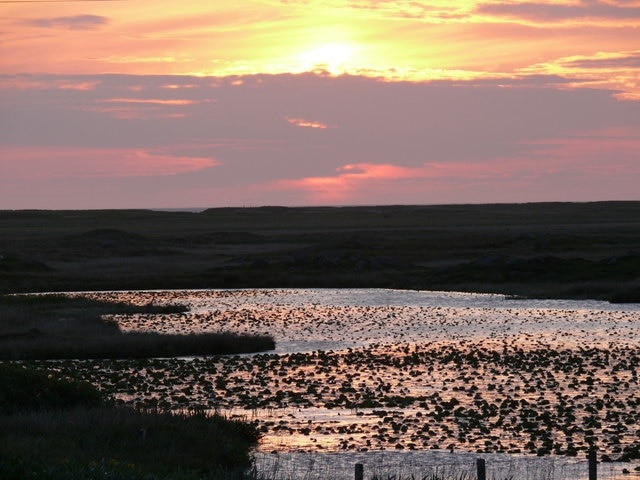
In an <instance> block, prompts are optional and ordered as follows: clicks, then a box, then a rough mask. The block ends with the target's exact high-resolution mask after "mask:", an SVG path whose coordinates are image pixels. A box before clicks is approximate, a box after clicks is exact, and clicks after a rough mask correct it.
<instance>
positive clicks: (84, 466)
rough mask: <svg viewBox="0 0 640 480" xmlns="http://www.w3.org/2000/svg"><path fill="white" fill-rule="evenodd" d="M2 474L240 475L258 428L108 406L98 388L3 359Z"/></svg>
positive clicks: (196, 415)
mask: <svg viewBox="0 0 640 480" xmlns="http://www.w3.org/2000/svg"><path fill="white" fill-rule="evenodd" d="M0 392H2V393H1V394H0V478H3V479H12V478H15V479H25V480H29V479H51V480H53V479H69V480H71V479H83V480H86V479H96V480H101V479H105V480H106V479H110V480H114V479H122V480H124V479H131V480H141V479H145V480H150V479H172V480H180V479H184V480H192V479H193V480H195V479H203V480H205V479H206V480H214V479H215V480H218V479H229V478H237V476H238V475H237V472H240V471H242V470H244V469H247V468H248V467H249V466H250V463H251V458H250V455H249V452H250V449H251V448H252V447H253V446H254V445H255V444H256V443H257V441H258V438H259V433H258V431H257V429H256V428H255V426H254V425H252V424H249V423H244V422H241V421H238V420H229V419H226V418H224V417H222V416H220V415H216V414H207V413H204V412H189V413H171V412H162V411H143V410H139V409H133V408H129V407H116V406H114V405H112V404H110V403H104V402H102V401H101V400H100V399H99V394H98V392H97V391H95V390H94V389H93V388H92V387H91V386H89V385H86V384H81V383H78V382H73V381H69V380H60V379H53V378H49V377H48V376H47V375H46V374H44V373H41V372H35V371H30V370H28V369H26V368H25V367H20V366H13V365H2V364H0Z"/></svg>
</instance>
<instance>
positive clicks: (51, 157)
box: [0, 147, 219, 179]
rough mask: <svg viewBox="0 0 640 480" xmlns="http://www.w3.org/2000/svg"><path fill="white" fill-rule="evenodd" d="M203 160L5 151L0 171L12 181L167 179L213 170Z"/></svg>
mask: <svg viewBox="0 0 640 480" xmlns="http://www.w3.org/2000/svg"><path fill="white" fill-rule="evenodd" d="M217 165H219V162H217V161H216V160H214V159H212V158H206V157H185V156H179V155H174V154H171V153H168V152H160V151H148V150H142V149H134V148H74V147H7V148H4V149H2V155H0V169H1V170H2V172H3V173H4V174H5V175H6V177H11V178H14V179H17V178H22V179H35V178H44V179H46V178H60V177H70V178H104V177H107V178H109V177H111V178H116V177H148V176H168V175H179V174H182V173H188V172H193V171H197V170H202V169H205V168H209V167H215V166H217Z"/></svg>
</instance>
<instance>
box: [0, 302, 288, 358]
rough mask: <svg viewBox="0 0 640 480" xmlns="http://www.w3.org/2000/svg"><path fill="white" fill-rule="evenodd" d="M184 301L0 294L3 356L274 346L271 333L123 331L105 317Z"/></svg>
mask: <svg viewBox="0 0 640 480" xmlns="http://www.w3.org/2000/svg"><path fill="white" fill-rule="evenodd" d="M184 310H185V307H182V306H179V305H176V306H174V305H169V306H158V305H144V306H135V305H129V304H122V303H109V302H101V301H97V300H91V299H87V298H82V297H67V296H65V295H5V296H0V359H2V360H18V359H20V360H25V359H64V358H77V359H87V358H150V357H176V356H200V355H222V354H232V353H249V352H257V351H264V350H271V349H273V348H275V342H274V340H273V338H272V337H270V336H249V335H240V334H234V333H224V332H223V333H203V334H190V335H168V334H159V333H152V332H148V333H140V332H131V333H123V332H122V331H121V330H120V329H119V327H118V325H117V324H116V323H114V322H110V321H106V320H104V318H103V316H104V315H108V314H115V313H120V314H122V313H147V314H167V313H180V312H183V311H184Z"/></svg>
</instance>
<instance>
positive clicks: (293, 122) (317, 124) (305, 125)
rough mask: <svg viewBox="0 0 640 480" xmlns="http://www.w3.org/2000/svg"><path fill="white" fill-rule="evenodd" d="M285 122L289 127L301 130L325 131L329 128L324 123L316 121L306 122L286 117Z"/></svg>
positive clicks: (302, 119)
mask: <svg viewBox="0 0 640 480" xmlns="http://www.w3.org/2000/svg"><path fill="white" fill-rule="evenodd" d="M287 122H289V123H290V124H291V125H295V126H296V127H302V128H317V129H319V130H326V129H327V128H329V125H327V124H326V123H323V122H319V121H316V120H306V119H304V118H290V117H287Z"/></svg>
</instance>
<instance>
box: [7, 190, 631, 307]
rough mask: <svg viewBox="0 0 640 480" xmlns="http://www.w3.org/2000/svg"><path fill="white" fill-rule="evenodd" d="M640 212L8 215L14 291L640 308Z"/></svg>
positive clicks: (510, 207) (607, 207) (572, 207)
mask: <svg viewBox="0 0 640 480" xmlns="http://www.w3.org/2000/svg"><path fill="white" fill-rule="evenodd" d="M638 272H640V202H595V203H531V204H495V205H444V206H380V207H341V208H338V207H307V208H302V207H301V208H285V207H260V208H216V209H209V210H205V211H203V212H200V213H191V212H163V211H151V210H100V211H0V292H33V291H70V290H107V289H118V290H122V289H158V288H160V289H166V288H176V289H177V288H229V287H233V288H236V287H391V288H411V289H424V290H433V289H436V290H459V291H477V292H496V293H505V294H509V295H516V296H527V297H557V298H597V299H605V300H613V301H636V302H637V301H639V300H638V299H639V298H640V277H639V274H638Z"/></svg>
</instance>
